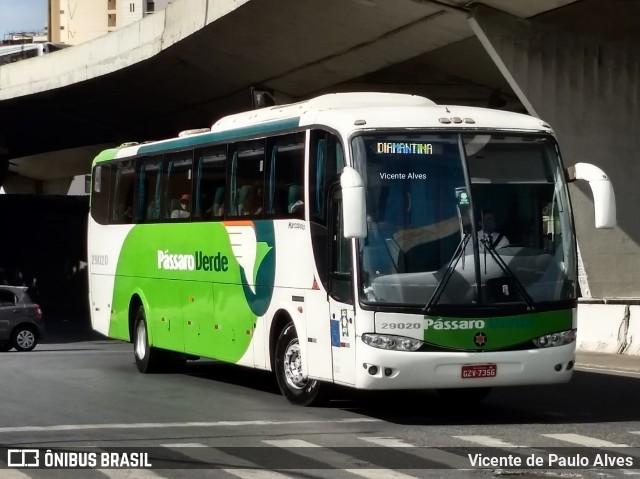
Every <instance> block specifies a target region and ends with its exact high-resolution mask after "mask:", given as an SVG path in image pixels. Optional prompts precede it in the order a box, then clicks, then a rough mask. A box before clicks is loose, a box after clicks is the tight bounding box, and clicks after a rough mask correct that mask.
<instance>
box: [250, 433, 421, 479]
mask: <svg viewBox="0 0 640 479" xmlns="http://www.w3.org/2000/svg"><path fill="white" fill-rule="evenodd" d="M262 442H264V443H265V444H269V445H271V446H276V447H283V448H287V449H290V448H295V451H291V450H290V451H289V452H293V453H295V454H298V455H300V456H304V457H308V458H309V459H312V460H313V461H316V462H323V463H325V464H330V465H331V466H332V467H333V468H335V469H339V470H342V471H345V472H348V473H350V474H353V475H356V476H360V477H365V478H367V479H415V477H414V476H409V475H408V474H404V473H402V472H398V471H394V470H393V469H384V468H380V467H376V465H375V464H372V463H370V462H369V461H364V460H362V459H358V458H356V457H352V456H349V455H347V454H342V453H341V452H337V451H334V450H332V449H327V448H324V447H322V446H318V445H317V444H313V443H311V442H308V441H303V440H301V439H281V440H269V441H262ZM304 449H309V451H308V452H305V451H304ZM355 464H357V465H358V466H359V467H358V469H354V468H353V466H354V465H355ZM310 469H313V467H310Z"/></svg>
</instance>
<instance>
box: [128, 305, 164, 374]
mask: <svg viewBox="0 0 640 479" xmlns="http://www.w3.org/2000/svg"><path fill="white" fill-rule="evenodd" d="M163 352H164V351H160V350H158V349H156V348H153V347H151V346H150V345H149V332H148V329H147V318H146V315H145V312H144V307H142V306H140V307H139V308H138V311H137V312H136V320H135V323H134V328H133V355H134V356H135V359H136V366H137V367H138V371H140V372H141V373H154V372H158V371H159V370H160V369H162V367H163V365H164V357H163Z"/></svg>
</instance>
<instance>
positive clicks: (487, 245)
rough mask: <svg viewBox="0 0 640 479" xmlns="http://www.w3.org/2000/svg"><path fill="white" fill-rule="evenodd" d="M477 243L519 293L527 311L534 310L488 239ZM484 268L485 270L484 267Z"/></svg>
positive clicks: (527, 294) (530, 299)
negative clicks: (479, 243) (480, 244)
mask: <svg viewBox="0 0 640 479" xmlns="http://www.w3.org/2000/svg"><path fill="white" fill-rule="evenodd" d="M479 241H480V242H481V243H482V244H483V245H484V251H485V254H486V252H487V251H488V252H489V254H490V255H491V257H492V258H493V260H494V261H495V262H496V264H497V265H498V266H499V267H500V269H501V270H502V272H503V273H504V274H506V275H507V277H508V278H509V279H511V280H512V281H513V284H514V286H515V287H516V290H517V291H518V293H520V296H522V299H523V300H524V302H525V304H526V305H527V309H529V310H532V309H536V308H535V306H534V304H533V298H532V297H531V296H529V293H527V290H526V289H525V287H524V286H523V285H522V283H521V282H520V280H519V279H518V278H517V277H516V275H515V274H513V271H511V269H510V268H509V266H508V265H507V263H505V262H504V260H503V259H502V256H500V254H499V253H498V252H497V251H496V250H495V248H494V247H493V244H491V239H490V237H484V238H481V239H479ZM485 262H486V260H485ZM485 268H486V265H485Z"/></svg>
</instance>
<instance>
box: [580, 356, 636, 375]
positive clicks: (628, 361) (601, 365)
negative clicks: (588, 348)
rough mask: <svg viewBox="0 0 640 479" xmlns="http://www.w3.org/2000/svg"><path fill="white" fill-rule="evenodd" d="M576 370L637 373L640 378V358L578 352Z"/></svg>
mask: <svg viewBox="0 0 640 479" xmlns="http://www.w3.org/2000/svg"><path fill="white" fill-rule="evenodd" d="M576 368H577V369H580V368H583V369H589V370H602V371H603V372H604V371H615V372H621V373H636V374H638V375H639V377H640V356H631V355H627V354H610V353H592V352H585V351H577V352H576Z"/></svg>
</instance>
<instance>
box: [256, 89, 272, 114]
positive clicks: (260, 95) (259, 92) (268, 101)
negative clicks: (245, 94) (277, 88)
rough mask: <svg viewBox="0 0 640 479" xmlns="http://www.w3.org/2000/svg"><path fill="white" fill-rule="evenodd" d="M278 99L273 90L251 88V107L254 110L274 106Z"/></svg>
mask: <svg viewBox="0 0 640 479" xmlns="http://www.w3.org/2000/svg"><path fill="white" fill-rule="evenodd" d="M275 104H276V97H275V93H274V91H273V90H270V89H268V88H262V87H254V86H252V87H251V106H252V107H253V109H254V110H255V109H257V108H264V107H266V106H274V105H275Z"/></svg>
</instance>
